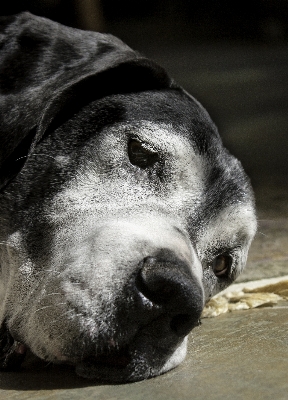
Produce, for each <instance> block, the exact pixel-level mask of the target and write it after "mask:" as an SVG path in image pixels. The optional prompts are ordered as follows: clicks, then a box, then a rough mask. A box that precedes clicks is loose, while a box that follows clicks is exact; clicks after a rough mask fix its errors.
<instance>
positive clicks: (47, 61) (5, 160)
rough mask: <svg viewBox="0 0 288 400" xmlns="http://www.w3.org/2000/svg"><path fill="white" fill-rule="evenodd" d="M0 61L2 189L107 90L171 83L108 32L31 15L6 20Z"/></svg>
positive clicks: (0, 36)
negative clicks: (45, 141)
mask: <svg viewBox="0 0 288 400" xmlns="http://www.w3.org/2000/svg"><path fill="white" fill-rule="evenodd" d="M0 60H1V61H0V129H1V131H0V140H1V147H0V190H3V189H4V188H5V187H6V185H7V184H8V183H9V182H10V181H11V179H13V178H14V177H15V176H16V175H17V174H18V173H19V172H20V170H21V169H22V167H23V165H24V163H25V161H26V159H27V156H28V155H29V153H30V152H31V151H33V149H34V148H35V146H36V144H37V143H38V142H39V141H40V140H41V139H42V138H43V136H44V134H45V133H46V134H47V132H49V131H50V130H51V126H53V123H54V124H55V121H57V123H61V118H62V119H63V116H64V118H67V112H68V111H69V113H70V114H71V113H73V110H76V109H77V108H78V109H79V108H80V107H81V106H82V105H84V104H85V103H88V102H89V101H92V100H93V99H97V98H100V97H103V96H105V95H107V94H113V93H127V92H136V91H141V90H159V89H163V88H169V87H172V86H173V85H174V84H173V83H172V81H171V80H170V78H169V77H168V76H167V74H166V72H165V71H164V70H163V69H162V68H161V67H160V66H158V65H157V64H156V63H154V62H152V61H149V60H148V59H146V58H144V57H142V56H140V55H139V54H138V53H136V52H134V51H133V50H131V49H130V48H129V47H128V46H127V45H125V44H124V43H123V42H121V41H120V40H119V39H117V38H115V37H113V36H111V35H107V34H101V33H96V32H88V31H80V30H77V29H73V28H69V27H66V26H63V25H60V24H58V23H56V22H52V21H50V20H48V19H45V18H41V17H36V16H33V15H32V14H30V13H27V12H26V13H21V14H19V15H17V16H13V17H4V18H2V19H1V21H0ZM51 124H52V125H51ZM49 127H50V129H48V128H49Z"/></svg>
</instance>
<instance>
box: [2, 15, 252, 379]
mask: <svg viewBox="0 0 288 400" xmlns="http://www.w3.org/2000/svg"><path fill="white" fill-rule="evenodd" d="M0 38H1V47H0V48H1V57H0V60H1V65H0V68H1V72H0V79H1V80H0V91H1V92H0V93H1V100H0V101H1V108H0V110H1V111H0V113H1V141H2V146H1V149H0V151H1V153H0V184H1V194H0V213H1V228H0V233H1V238H0V241H1V246H0V249H1V252H0V254H1V279H0V283H1V289H0V304H1V313H0V321H1V330H0V348H1V352H0V356H1V361H0V363H1V369H2V370H15V369H17V368H19V367H20V366H21V363H22V361H23V360H24V357H25V354H26V352H27V350H29V351H31V352H32V353H33V354H34V355H36V356H37V357H40V358H41V359H43V360H46V361H47V362H52V363H66V364H70V365H73V366H75V371H76V373H77V374H78V375H80V376H82V377H85V378H90V379H95V380H99V381H107V382H131V381H137V380H142V379H147V378H150V377H153V376H157V375H159V374H163V373H164V372H166V371H169V370H170V369H172V368H174V367H176V366H177V365H178V364H179V363H181V362H182V361H183V359H184V358H185V355H186V347H187V337H188V334H189V332H190V331H191V330H192V329H193V328H194V327H195V326H197V325H199V321H200V317H201V312H202V309H203V306H204V304H205V302H206V301H207V300H209V299H210V298H211V296H213V295H214V294H216V293H217V292H219V291H221V290H222V289H224V288H225V287H227V286H228V285H229V284H231V283H232V282H233V281H234V280H235V278H236V277H237V276H238V275H239V273H240V272H241V271H242V269H243V268H244V266H245V263H246V259H247V252H248V249H249V246H250V243H251V241H252V239H253V236H254V234H255V231H256V217H255V206H254V197H253V192H252V189H251V185H250V182H249V179H248V178H247V176H246V174H245V172H244V171H243V168H242V166H241V164H240V162H239V161H238V160H237V159H236V158H235V157H233V156H232V155H231V154H230V153H229V152H228V151H227V150H226V149H225V148H224V147H223V145H222V142H221V139H220V136H219V134H218V131H217V129H216V127H215V125H214V124H213V122H212V121H211V119H210V116H209V115H208V113H207V112H206V110H205V109H204V108H203V107H202V106H201V105H200V104H199V102H198V101H196V100H195V99H194V98H193V97H192V96H190V95H189V94H188V93H187V92H186V91H185V90H184V89H182V88H181V87H180V86H178V85H177V84H176V83H175V82H174V81H173V80H172V79H171V78H170V77H169V76H168V75H167V73H166V71H165V70H164V69H163V68H162V67H160V66H159V65H158V64H156V63H155V62H153V61H151V60H148V59H147V58H145V57H144V56H142V55H140V54H138V53H137V52H135V51H133V50H131V49H130V48H129V47H128V46H127V45H125V44H124V43H123V42H121V41H120V40H119V39H117V38H115V37H113V36H111V35H108V34H101V33H95V32H88V31H81V30H77V29H73V28H69V27H66V26H63V25H60V24H58V23H56V22H52V21H50V20H48V19H45V18H41V17H37V16H33V15H31V14H30V13H27V12H26V13H21V14H19V15H17V16H10V17H4V18H2V20H1V36H0Z"/></svg>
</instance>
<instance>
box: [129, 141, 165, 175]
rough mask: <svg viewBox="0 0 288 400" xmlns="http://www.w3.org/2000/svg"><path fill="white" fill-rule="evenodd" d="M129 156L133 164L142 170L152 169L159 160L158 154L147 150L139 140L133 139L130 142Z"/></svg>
mask: <svg viewBox="0 0 288 400" xmlns="http://www.w3.org/2000/svg"><path fill="white" fill-rule="evenodd" d="M128 156H129V160H130V162H131V164H133V165H136V166H138V167H140V168H142V169H145V168H147V167H151V166H152V165H153V164H155V163H156V162H157V161H158V160H159V156H158V153H156V152H154V151H152V150H150V149H147V148H146V147H145V146H144V145H143V144H142V143H141V142H140V141H139V140H136V139H131V140H130V141H129V142H128Z"/></svg>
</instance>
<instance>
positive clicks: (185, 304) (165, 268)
mask: <svg viewBox="0 0 288 400" xmlns="http://www.w3.org/2000/svg"><path fill="white" fill-rule="evenodd" d="M136 286H137V289H138V290H139V292H141V293H142V294H143V295H144V296H145V297H146V298H147V299H149V300H150V301H151V302H152V303H153V304H155V305H157V306H158V307H159V308H160V310H161V313H162V314H164V315H165V316H167V317H168V318H166V320H167V322H168V323H169V325H170V329H171V331H173V332H174V333H175V334H176V335H177V336H179V337H182V336H186V335H187V334H188V333H189V332H190V331H191V330H192V328H194V327H195V326H197V325H199V319H200V315H201V313H202V309H203V291H202V288H201V286H200V284H199V282H198V281H197V279H196V278H195V277H193V275H192V273H191V270H190V268H189V266H188V265H187V264H186V263H185V262H184V261H182V260H179V259H177V258H176V257H175V256H171V255H170V254H169V256H168V257H167V256H165V257H163V256H158V257H157V256H156V257H155V256H153V257H146V258H145V259H144V260H143V265H142V268H141V270H140V271H139V273H138V278H137V282H136Z"/></svg>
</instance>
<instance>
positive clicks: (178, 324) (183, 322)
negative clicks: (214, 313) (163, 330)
mask: <svg viewBox="0 0 288 400" xmlns="http://www.w3.org/2000/svg"><path fill="white" fill-rule="evenodd" d="M196 325H199V321H198V320H197V321H195V319H194V318H193V317H192V316H191V315H189V314H178V315H175V316H174V317H172V319H171V322H170V328H171V330H172V331H173V332H175V333H176V335H177V336H179V337H180V336H185V335H186V334H187V332H189V331H190V330H191V329H192V328H194V326H196Z"/></svg>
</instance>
